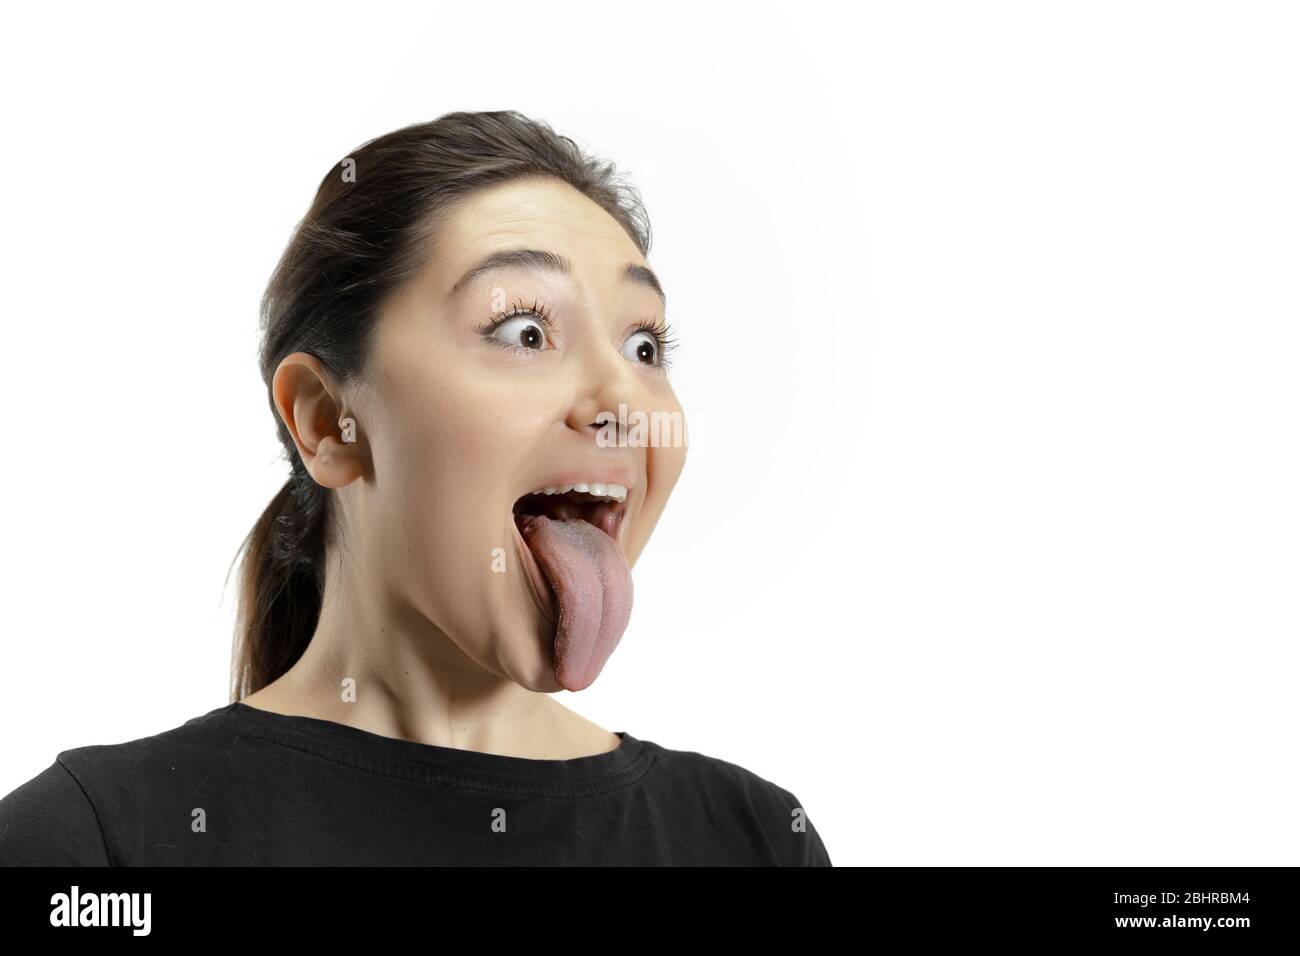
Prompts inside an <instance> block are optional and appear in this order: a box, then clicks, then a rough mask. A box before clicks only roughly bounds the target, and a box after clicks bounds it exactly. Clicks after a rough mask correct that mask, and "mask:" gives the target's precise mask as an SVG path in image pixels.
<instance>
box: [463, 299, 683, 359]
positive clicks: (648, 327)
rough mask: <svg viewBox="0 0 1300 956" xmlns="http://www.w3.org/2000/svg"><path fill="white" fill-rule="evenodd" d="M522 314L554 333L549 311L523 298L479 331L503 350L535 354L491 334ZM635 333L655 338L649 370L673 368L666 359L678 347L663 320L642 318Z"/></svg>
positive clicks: (674, 337) (543, 306)
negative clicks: (533, 318) (656, 357)
mask: <svg viewBox="0 0 1300 956" xmlns="http://www.w3.org/2000/svg"><path fill="white" fill-rule="evenodd" d="M521 315H531V316H535V317H536V318H537V321H538V322H540V323H541V324H542V325H543V326H545V327H546V330H547V332H548V333H550V332H554V331H555V320H554V319H553V318H552V317H551V311H550V309H549V308H547V306H546V305H545V304H544V303H541V302H538V301H537V300H536V299H534V300H533V301H532V304H531V305H525V304H524V302H523V300H522V299H520V300H517V301H516V302H515V303H514V304H513V305H512V306H511V307H510V309H509V311H506V312H501V313H499V314H497V315H495V316H493V317H492V318H491V319H490V320H489V321H488V322H487V323H486V324H484V325H482V326H480V327H479V330H478V331H479V333H480V334H481V335H482V336H483V337H484V338H486V339H487V340H488V341H489V342H494V343H495V344H497V345H499V346H501V347H502V348H507V349H511V350H513V351H516V352H535V351H537V349H526V348H524V347H523V346H521V345H514V344H512V343H510V342H502V341H501V340H500V339H498V338H495V337H494V336H493V335H492V333H493V332H495V331H496V330H497V329H499V328H501V326H503V325H505V324H506V323H507V322H509V321H510V320H511V319H515V318H518V317H519V316H521ZM638 332H646V333H649V334H650V335H652V336H653V337H654V340H655V351H656V354H657V355H658V356H659V361H658V363H657V364H656V365H652V366H650V367H651V368H660V369H665V370H667V369H668V368H669V366H671V365H672V362H671V361H669V359H668V354H669V353H670V352H672V351H673V350H674V349H675V348H677V337H676V336H675V335H673V334H672V333H673V327H672V326H671V325H669V324H668V323H667V322H666V321H665V322H652V321H650V320H649V319H642V320H641V321H640V322H638V323H637V325H636V327H635V328H633V329H632V333H631V334H632V335H635V334H636V333H638ZM640 364H642V365H644V364H645V363H644V362H642V363H640Z"/></svg>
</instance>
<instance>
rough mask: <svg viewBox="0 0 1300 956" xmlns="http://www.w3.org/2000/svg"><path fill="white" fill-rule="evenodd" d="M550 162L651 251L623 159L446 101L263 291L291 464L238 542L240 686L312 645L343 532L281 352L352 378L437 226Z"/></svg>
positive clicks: (307, 231) (266, 363) (311, 227)
mask: <svg viewBox="0 0 1300 956" xmlns="http://www.w3.org/2000/svg"><path fill="white" fill-rule="evenodd" d="M353 164H354V165H353ZM349 172H351V173H352V174H351V175H349ZM539 174H540V175H549V176H554V177H556V178H558V179H560V180H561V181H563V182H566V183H568V184H569V185H571V186H573V187H574V188H575V189H577V190H579V191H580V192H582V193H583V194H584V195H586V196H588V197H589V198H590V199H592V200H593V201H594V202H596V203H597V204H598V205H600V206H601V207H602V208H603V209H605V210H606V211H607V212H608V213H609V214H610V215H611V216H613V217H614V219H615V220H616V221H618V222H619V224H621V225H622V226H623V228H624V229H625V230H626V231H627V233H628V235H630V236H631V237H632V240H633V241H634V242H635V243H636V244H637V247H638V248H639V249H640V250H641V252H642V254H643V255H644V254H646V253H647V252H648V251H649V249H650V222H649V218H648V217H647V215H646V213H645V210H644V208H643V206H642V205H641V199H640V196H639V194H638V193H637V191H636V189H635V188H634V187H632V186H630V185H628V184H626V183H625V182H623V181H622V180H621V178H620V176H619V174H618V172H617V170H616V168H615V166H614V164H613V163H610V162H602V161H600V160H598V159H596V158H594V157H592V156H589V155H588V154H587V153H585V152H584V151H583V150H582V148H581V147H579V146H578V145H577V144H576V143H575V142H574V141H573V140H571V139H570V138H569V137H567V136H562V135H560V134H558V133H556V132H555V131H554V130H552V129H551V127H550V126H549V125H547V124H546V123H543V122H540V121H536V120H531V119H529V118H527V117H525V116H523V115H522V114H520V113H518V112H516V111H514V110H503V111H495V112H478V113H470V112H456V113H447V114H445V115H443V116H441V117H439V118H438V119H436V120H434V121H432V122H428V123H418V124H415V125H412V126H407V127H404V128H402V129H399V130H395V131H394V132H391V133H388V134H386V135H383V136H380V137H378V138H376V139H372V140H370V141H369V142H367V143H365V144H364V145H362V146H361V147H359V148H358V149H356V150H354V151H353V152H352V153H351V155H350V156H348V157H347V159H345V160H343V161H342V162H340V163H339V164H338V165H337V166H335V167H334V168H332V169H331V170H330V172H329V173H327V174H326V175H325V178H324V179H322V180H321V183H320V186H319V187H318V188H317V190H316V198H315V200H314V201H313V202H312V204H311V208H310V209H309V210H308V211H307V215H306V216H304V217H303V219H302V221H301V222H299V223H298V225H297V228H296V229H295V230H294V233H293V236H292V238H291V239H290V241H289V244H288V246H287V247H286V248H285V250H284V254H283V255H282V256H281V258H280V262H279V264H278V265H277V266H276V268H275V272H274V273H273V274H272V276H271V280H270V282H269V283H268V285H267V288H266V292H265V294H264V295H263V297H262V303H261V328H262V340H261V346H260V350H259V355H258V358H259V364H260V367H261V372H262V381H263V382H265V383H266V387H267V401H268V403H269V405H270V407H271V414H272V416H274V418H275V422H276V428H277V431H278V434H279V438H280V444H281V445H283V446H284V454H285V457H286V459H287V460H288V463H289V467H290V476H289V479H288V481H286V482H285V483H284V487H283V488H281V489H280V491H279V492H278V493H277V494H276V495H275V497H274V498H272V499H271V503H270V504H269V505H267V507H266V510H265V511H263V512H262V516H261V517H260V518H259V519H258V520H257V523H256V524H255V525H254V526H253V528H252V530H251V531H250V532H249V533H248V535H247V537H245V538H244V541H243V543H242V544H241V545H240V547H239V550H238V552H237V553H236V558H237V559H238V558H239V556H240V555H242V556H243V558H242V564H241V573H240V584H239V611H238V616H237V624H236V634H235V647H234V666H233V674H232V688H231V692H232V699H234V700H238V699H239V698H242V697H246V696H247V695H249V694H251V693H253V692H255V691H257V690H260V689H261V688H262V687H265V686H266V685H267V684H269V683H271V682H272V681H274V680H275V679H277V678H278V677H279V676H280V675H282V674H283V673H285V671H287V670H288V669H289V668H290V667H292V666H293V665H294V663H295V662H296V661H297V660H298V658H299V657H301V656H302V653H303V651H305V650H306V649H307V645H308V643H309V642H310V641H311V638H312V635H313V634H314V633H315V630H316V623H317V621H318V619H319V617H320V610H321V596H322V593H323V589H324V584H325V556H326V547H327V545H329V544H331V543H333V541H332V536H331V535H332V531H331V529H332V527H333V521H332V519H331V514H332V508H331V499H332V496H331V494H330V492H329V489H327V488H325V487H323V486H321V485H318V484H317V483H316V482H315V481H314V480H313V479H312V477H311V475H310V474H308V472H307V470H306V468H305V467H304V466H303V463H302V459H301V458H300V457H299V455H298V450H297V446H296V445H295V444H294V442H293V437H292V436H291V435H290V433H289V430H288V428H287V427H286V426H285V424H284V422H283V420H281V418H280V416H279V413H278V411H277V410H276V407H275V401H274V398H273V397H272V395H271V380H272V377H273V376H274V374H275V371H276V368H277V367H278V366H279V364H280V360H281V359H283V358H284V357H285V356H286V355H289V354H290V353H292V352H297V351H302V352H308V353H310V354H312V355H314V356H315V357H316V358H317V359H318V360H319V361H320V362H321V364H322V365H323V366H324V367H325V368H326V369H328V370H329V372H330V373H331V374H332V375H333V376H334V377H335V380H336V381H337V382H338V383H339V384H345V383H347V382H349V381H351V380H353V379H354V378H355V377H356V376H357V375H358V374H359V373H360V372H361V369H362V368H363V366H364V364H365V362H366V357H367V354H368V341H369V332H370V330H371V328H372V327H373V326H374V323H375V320H376V317H377V314H378V311H379V306H380V305H381V304H382V303H383V302H384V301H385V300H386V299H387V298H388V296H389V295H390V294H391V293H392V292H393V291H394V290H396V289H397V288H398V287H400V286H401V285H402V284H403V283H405V282H406V281H407V280H408V279H410V278H411V277H412V276H413V275H414V274H415V273H416V272H417V271H418V270H419V269H420V268H421V266H422V265H423V264H424V262H425V261H426V260H427V257H428V254H429V253H428V248H429V246H428V240H429V237H430V235H431V234H432V231H433V230H434V229H435V228H436V225H437V223H438V221H439V218H440V217H441V216H443V215H445V214H446V213H447V212H448V210H449V207H450V206H451V204H453V203H454V202H455V201H456V200H458V199H461V198H463V197H465V196H466V195H467V194H469V193H470V192H472V191H473V190H475V189H477V188H479V187H481V186H486V185H489V184H495V183H501V182H504V181H506V180H509V179H515V178H518V177H523V176H529V175H539Z"/></svg>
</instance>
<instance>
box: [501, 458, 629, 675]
mask: <svg viewBox="0 0 1300 956" xmlns="http://www.w3.org/2000/svg"><path fill="white" fill-rule="evenodd" d="M552 480H560V481H563V480H565V479H563V478H560V479H552ZM627 499H628V488H627V487H626V486H624V485H619V484H608V483H605V482H598V481H596V482H592V481H581V480H579V481H577V482H575V483H573V484H562V485H547V486H544V487H541V488H537V489H535V490H534V491H531V492H529V493H528V494H526V495H523V496H521V497H520V498H519V499H518V500H517V501H516V502H515V504H514V513H513V515H512V517H513V519H514V525H515V532H516V535H515V536H516V546H517V547H518V549H519V557H520V560H521V561H522V563H523V567H524V570H525V573H526V575H527V578H528V581H529V584H530V589H531V591H532V593H533V597H534V599H535V600H536V602H537V606H538V608H539V610H541V612H542V613H543V614H544V615H545V616H546V617H547V618H549V619H550V621H551V623H552V624H553V625H554V632H553V635H552V639H551V652H552V662H553V666H554V673H555V682H556V683H557V684H558V685H559V686H560V687H562V688H564V689H565V690H569V691H577V690H582V689H583V688H585V687H587V686H589V685H590V684H591V682H592V681H594V680H595V679H596V676H597V675H598V674H599V673H600V671H601V669H602V668H603V667H604V666H605V662H606V661H607V660H608V659H609V656H610V655H611V654H613V653H614V648H615V647H617V646H618V642H619V641H620V640H621V639H622V637H623V632H624V630H625V629H626V628H627V622H628V618H629V616H630V615H631V613H632V590H633V587H632V572H631V569H630V568H629V567H628V564H627V557H626V555H624V554H623V549H622V547H621V546H620V544H619V540H618V539H619V533H620V531H621V530H622V527H623V516H624V514H625V511H626V507H627Z"/></svg>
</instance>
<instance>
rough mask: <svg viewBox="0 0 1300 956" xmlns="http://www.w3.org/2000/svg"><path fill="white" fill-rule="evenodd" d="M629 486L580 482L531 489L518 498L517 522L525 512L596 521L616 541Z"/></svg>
mask: <svg viewBox="0 0 1300 956" xmlns="http://www.w3.org/2000/svg"><path fill="white" fill-rule="evenodd" d="M626 508H627V489H626V488H624V487H623V486H621V485H604V484H599V483H594V482H592V483H588V482H579V483H578V484H575V485H561V486H558V487H556V486H550V487H547V488H539V489H538V490H537V491H531V492H529V493H528V494H526V495H524V496H523V497H521V498H520V499H519V500H518V501H516V502H515V506H514V518H515V525H516V526H520V522H521V521H522V520H523V518H524V517H525V516H526V515H541V516H543V517H546V518H550V519H551V520H553V521H570V520H573V519H575V518H576V519H577V520H579V521H586V522H587V523H588V524H592V525H595V526H596V527H597V528H599V529H600V530H601V531H603V532H605V534H607V535H609V536H610V537H611V538H613V539H614V540H615V541H618V540H619V537H618V535H619V530H620V529H621V528H622V526H623V515H624V514H625V513H626Z"/></svg>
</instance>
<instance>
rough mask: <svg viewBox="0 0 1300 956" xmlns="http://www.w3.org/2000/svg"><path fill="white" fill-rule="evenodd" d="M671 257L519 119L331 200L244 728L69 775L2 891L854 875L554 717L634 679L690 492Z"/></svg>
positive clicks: (43, 785)
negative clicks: (290, 882) (660, 566)
mask: <svg viewBox="0 0 1300 956" xmlns="http://www.w3.org/2000/svg"><path fill="white" fill-rule="evenodd" d="M649 246H650V231H649V222H648V219H647V218H646V215H645V212H644V210H643V209H642V207H641V205H640V201H639V199H638V197H637V194H636V191H635V190H633V189H632V188H631V187H629V186H627V185H626V184H624V183H622V182H621V181H620V180H619V179H618V177H617V175H616V173H615V170H614V167H613V165H612V164H608V163H601V162H598V161H596V160H595V159H593V158H591V157H589V156H587V155H585V154H584V153H583V151H581V150H580V149H579V148H578V147H577V145H576V144H575V143H574V142H573V141H572V140H570V139H568V138H567V137H563V136H560V135H558V134H556V133H555V132H553V131H552V130H551V129H550V128H549V127H548V126H547V125H545V124H543V123H540V122H535V121H532V120H530V119H528V118H526V117H524V116H522V115H520V114H518V113H516V112H513V111H505V112H487V113H451V114H448V115H445V116H443V117H441V118H439V119H438V120H436V121H434V122H430V123H424V124H419V125H415V126H411V127H408V128H405V129H401V130H398V131H396V132H393V133H390V134H388V135H386V136H382V137H379V138H378V139H375V140H373V141H371V142H369V143H367V144H365V145H364V146H362V147H361V148H360V149H358V150H356V151H355V152H354V153H353V154H352V155H351V156H349V157H347V158H346V159H344V160H343V161H342V162H340V163H339V164H338V165H337V166H336V167H335V168H334V169H332V170H331V171H330V172H329V174H328V175H327V176H326V177H325V178H324V180H323V181H322V182H321V184H320V188H319V190H318V192H317V195H316V199H315V202H314V203H313V204H312V207H311V209H310V210H309V212H308V213H307V216H306V217H305V218H304V219H303V221H302V222H301V223H300V224H299V226H298V228H297V231H296V232H295V234H294V236H293V239H292V241H291V242H290V244H289V246H288V248H287V249H286V251H285V253H284V255H283V258H282V259H281V261H280V263H279V266H278V268H277V269H276V271H275V273H274V275H273V277H272V279H271V282H270V285H269V287H268V289H267V291H266V295H265V298H264V300H263V309H262V314H263V328H264V338H263V343H262V348H261V353H260V359H261V370H262V376H263V379H264V381H265V382H266V384H267V388H268V399H269V402H270V405H271V410H272V413H273V415H274V416H275V421H276V425H277V428H278V430H279V437H280V441H281V442H282V443H283V445H284V448H285V452H286V455H287V457H288V460H289V463H290V467H291V470H292V473H291V477H290V478H289V480H288V481H287V482H286V484H285V485H284V488H283V489H282V490H281V491H280V492H279V494H277V495H276V496H275V498H274V500H273V501H272V502H271V504H270V506H269V507H268V508H267V509H266V511H265V513H264V514H263V515H262V517H261V519H260V520H259V521H258V522H257V525H256V526H255V527H254V528H253V530H252V532H251V533H250V534H249V536H248V538H247V540H246V541H245V544H244V548H243V549H242V550H243V554H244V560H243V580H242V597H241V605H240V633H239V635H238V639H237V651H238V654H237V666H236V668H235V686H234V688H233V692H232V700H233V702H232V703H230V704H227V705H226V706H223V707H218V708H216V709H214V710H211V711H209V712H207V713H206V714H203V715H202V716H198V717H195V718H193V719H191V720H189V721H187V722H186V723H184V724H182V725H181V726H179V727H176V728H173V729H171V730H168V731H166V732H164V733H160V734H157V735H155V736H151V737H146V738H143V739H139V740H134V741H129V742H126V743H119V744H112V745H101V746H89V747H80V748H76V749H72V750H65V751H63V752H62V753H60V754H59V755H58V758H57V759H56V761H55V762H54V764H53V765H52V766H51V767H49V768H48V769H47V770H46V771H45V772H44V773H42V774H40V775H39V776H37V777H35V778H34V779H32V780H30V781H28V782H27V783H25V784H24V785H23V786H21V787H19V788H18V789H17V790H15V791H14V792H13V793H11V794H9V795H8V796H7V797H5V798H4V800H3V801H0V861H2V862H5V863H10V864H13V863H20V864H21V863H46V864H49V863H53V864H60V863H71V864H100V865H119V866H120V865H136V864H163V865H167V864H237V863H253V864H498V865H499V864H637V863H642V864H706V865H707V864H722V865H734V864H784V865H830V859H829V857H828V855H827V852H826V849H825V847H824V846H823V844H822V841H821V839H820V837H819V836H818V834H817V832H816V830H815V829H814V828H813V827H812V824H811V822H810V821H809V820H808V819H807V815H806V813H805V812H804V809H803V808H802V807H801V806H800V805H799V802H798V800H797V799H796V798H795V797H794V796H793V795H792V794H791V793H790V792H789V791H787V790H784V789H782V788H781V787H779V786H776V785H775V784H773V783H771V782H769V781H766V780H764V779H762V778H760V777H758V776H756V775H755V774H753V773H751V772H749V771H747V770H745V769H743V768H741V767H739V766H736V765H734V764H731V763H728V762H726V761H723V760H719V759H716V758H712V757H706V756H704V755H701V754H698V753H695V752H690V751H676V750H670V749H667V748H664V747H660V746H658V745H656V744H654V743H652V742H650V741H648V740H641V739H638V738H636V737H634V736H633V735H631V734H630V733H627V732H625V731H620V732H617V733H614V732H611V731H609V730H606V729H605V728H603V727H600V726H597V725H596V724H594V723H592V722H591V721H589V720H586V719H584V718H583V717H581V716H580V715H578V714H576V713H575V712H573V711H572V710H570V709H569V708H567V707H565V706H564V705H563V704H561V703H559V702H558V701H557V700H555V699H554V698H553V697H552V696H550V695H551V694H552V693H553V692H556V691H559V690H569V691H580V690H582V689H583V688H585V687H588V686H590V685H591V684H592V682H593V681H595V680H596V679H597V678H598V677H599V675H600V673H601V670H602V668H603V667H604V665H605V663H606V661H608V659H609V657H610V655H611V654H612V653H613V652H614V650H615V648H616V647H617V645H618V643H619V640H620V638H621V637H622V634H623V631H624V628H625V627H626V626H627V623H628V618H629V615H630V613H631V608H632V578H631V573H630V568H631V566H632V565H633V564H634V563H635V562H636V559H637V557H638V555H639V554H640V553H641V550H642V549H643V548H644V547H645V545H646V541H647V539H648V538H649V537H650V534H651V531H652V530H653V529H654V526H655V523H656V521H657V520H658V517H659V514H660V513H661V512H662V510H663V508H664V505H665V504H666V503H667V501H668V496H669V494H670V493H671V492H672V489H673V486H674V484H675V482H676V480H677V478H678V475H679V474H680V472H681V470H682V466H683V464H684V461H685V454H686V450H685V446H684V443H683V442H682V441H681V440H667V441H665V440H662V439H664V437H665V436H670V437H672V436H680V435H681V432H680V430H679V429H677V428H675V427H670V428H668V429H664V428H662V427H657V426H656V425H654V424H652V425H651V427H650V429H649V431H647V429H645V428H641V429H638V428H637V427H635V425H636V421H634V419H636V420H637V421H640V422H641V423H644V422H645V421H647V420H648V421H650V422H652V423H654V422H660V423H661V422H663V421H665V420H666V421H668V422H669V423H675V422H678V421H679V420H680V418H681V415H682V410H681V407H680V406H679V404H678V402H677V399H676V397H675V395H674V394H673V388H672V385H671V384H670V382H669V379H668V374H667V369H668V366H669V363H670V359H669V353H670V351H671V349H672V346H673V342H672V339H671V335H670V332H669V329H668V326H667V324H666V323H665V320H664V313H665V308H664V305H665V299H664V292H663V289H662V287H661V285H660V283H659V281H658V279H657V278H656V276H655V274H654V272H653V271H652V270H651V269H650V266H649V263H648V262H647V261H646V253H647V251H648V250H649ZM637 416H640V418H639V419H637ZM638 432H639V434H638Z"/></svg>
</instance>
